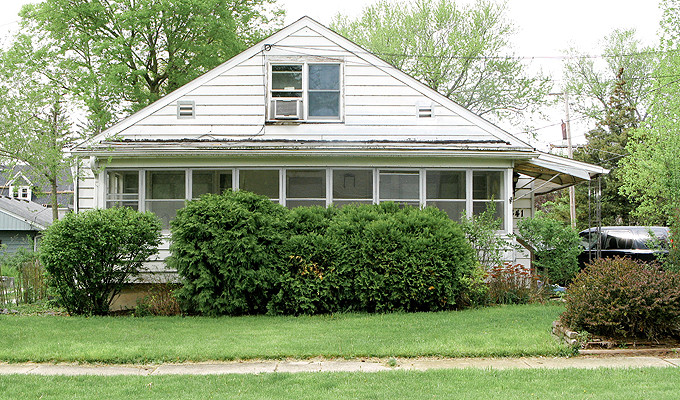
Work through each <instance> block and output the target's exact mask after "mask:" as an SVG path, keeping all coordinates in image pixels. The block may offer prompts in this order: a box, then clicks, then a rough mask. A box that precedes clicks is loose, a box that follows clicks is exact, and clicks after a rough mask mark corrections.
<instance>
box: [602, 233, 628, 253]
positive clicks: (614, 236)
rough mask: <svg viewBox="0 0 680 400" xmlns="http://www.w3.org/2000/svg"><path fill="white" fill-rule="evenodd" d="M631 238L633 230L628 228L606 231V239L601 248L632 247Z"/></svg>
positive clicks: (617, 248)
mask: <svg viewBox="0 0 680 400" xmlns="http://www.w3.org/2000/svg"><path fill="white" fill-rule="evenodd" d="M633 239H634V236H633V232H631V231H629V230H612V231H607V240H606V242H605V244H604V247H603V250H619V249H632V248H633V242H634V240H633Z"/></svg>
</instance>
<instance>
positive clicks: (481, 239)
mask: <svg viewBox="0 0 680 400" xmlns="http://www.w3.org/2000/svg"><path fill="white" fill-rule="evenodd" d="M502 222H503V221H502V220H501V219H498V218H496V204H495V203H494V202H490V203H489V205H488V206H487V208H486V209H485V210H484V211H483V212H481V213H480V214H475V215H473V216H472V217H468V216H467V215H466V214H465V213H462V215H461V219H460V226H461V228H462V229H463V233H465V237H466V238H467V240H468V242H469V243H470V245H471V246H472V248H473V249H474V251H475V255H476V256H477V262H478V263H479V264H481V265H482V266H484V267H486V268H493V267H495V266H498V265H501V264H502V263H503V253H505V252H506V251H510V250H513V246H512V245H511V244H510V242H509V241H507V240H505V239H504V238H502V237H501V236H499V235H498V234H497V232H498V231H499V230H501V229H503V226H502Z"/></svg>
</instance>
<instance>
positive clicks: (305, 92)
mask: <svg viewBox="0 0 680 400" xmlns="http://www.w3.org/2000/svg"><path fill="white" fill-rule="evenodd" d="M320 64H327V65H338V67H339V71H338V74H339V76H338V116H337V117H334V116H330V117H310V116H309V92H310V89H309V66H310V65H320ZM276 65H301V66H302V91H301V92H302V96H301V97H275V96H273V93H276V91H280V92H285V91H284V90H279V89H273V86H274V85H273V67H274V66H276ZM344 87H345V65H344V62H342V61H340V60H332V61H327V60H324V61H321V60H319V61H316V60H303V61H301V60H283V59H282V60H270V61H268V63H267V86H266V87H265V90H266V91H267V93H266V96H267V99H266V104H267V122H279V123H280V122H289V123H299V122H310V123H338V122H344V121H345V89H344ZM312 91H313V92H330V91H333V90H330V89H329V90H322V89H318V90H312ZM276 98H280V99H301V100H302V118H300V119H275V118H274V117H273V116H272V115H271V109H270V108H271V104H272V100H274V99H276Z"/></svg>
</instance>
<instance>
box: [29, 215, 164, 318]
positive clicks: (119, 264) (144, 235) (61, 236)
mask: <svg viewBox="0 0 680 400" xmlns="http://www.w3.org/2000/svg"><path fill="white" fill-rule="evenodd" d="M160 231H161V222H160V221H159V220H158V218H157V217H156V216H155V215H154V214H152V213H151V212H145V213H140V212H137V211H135V210H132V209H130V208H109V209H103V210H91V211H85V212H82V213H78V214H75V213H70V214H67V215H66V216H65V217H64V218H63V219H62V220H60V221H55V222H54V223H53V224H52V225H51V226H50V227H49V228H47V230H46V231H45V233H44V237H43V239H42V242H41V244H40V261H42V263H43V265H44V266H45V270H46V271H47V274H48V278H49V279H48V282H49V285H50V286H51V287H52V288H53V289H54V291H55V292H56V293H57V295H58V296H59V302H60V303H61V304H62V305H63V306H64V307H65V308H66V309H67V310H68V312H69V313H71V314H88V315H91V314H94V315H104V314H107V313H108V312H109V306H110V304H111V302H112V301H113V299H114V298H115V297H116V296H117V295H118V294H119V293H120V291H121V289H122V288H123V286H124V285H125V284H126V283H127V282H128V281H129V280H130V279H131V278H133V277H135V275H137V274H139V273H140V272H141V269H142V265H143V263H144V262H145V261H146V260H147V259H148V258H149V257H150V256H152V255H153V254H155V253H156V252H157V251H158V249H157V248H158V245H159V244H160Z"/></svg>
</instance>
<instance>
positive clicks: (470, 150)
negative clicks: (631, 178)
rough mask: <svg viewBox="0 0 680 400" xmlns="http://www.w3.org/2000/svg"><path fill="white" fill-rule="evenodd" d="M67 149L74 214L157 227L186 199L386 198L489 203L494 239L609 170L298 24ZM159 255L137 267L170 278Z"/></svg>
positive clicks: (465, 208) (317, 28)
mask: <svg viewBox="0 0 680 400" xmlns="http://www.w3.org/2000/svg"><path fill="white" fill-rule="evenodd" d="M73 153H74V154H76V155H78V156H79V157H81V158H82V159H83V163H82V166H81V167H80V168H81V171H79V173H78V176H82V177H83V178H82V179H81V180H80V181H79V182H78V184H77V185H76V203H75V204H76V211H80V210H85V209H92V208H97V207H99V208H104V207H111V206H129V207H132V208H135V209H138V210H150V211H153V212H155V213H156V214H157V215H158V216H159V217H160V218H161V219H162V220H163V223H164V227H165V229H166V232H168V231H167V229H168V226H169V221H170V220H171V219H172V218H173V217H174V216H175V213H176V211H177V210H178V209H179V208H181V207H183V206H184V204H185V200H188V199H193V198H197V197H199V196H200V195H202V194H204V193H219V192H222V191H223V190H225V189H228V188H233V189H242V190H248V191H253V192H256V193H259V194H262V195H266V196H268V197H269V198H271V199H272V201H275V202H278V203H281V204H283V205H285V206H287V207H297V206H309V205H330V204H336V205H344V204H350V203H376V202H381V201H396V202H400V203H405V204H410V205H414V206H434V207H439V208H440V209H442V210H444V211H446V212H447V213H448V215H449V216H450V217H451V218H452V219H459V218H460V215H461V213H465V214H467V215H468V216H470V215H473V214H475V213H479V212H481V211H483V210H484V209H486V207H487V206H489V205H490V204H492V203H493V204H495V206H496V215H497V216H498V217H499V218H500V219H501V220H502V221H503V226H502V230H501V231H500V232H499V234H501V235H504V234H508V233H512V231H513V229H514V222H515V220H516V219H517V218H522V217H529V216H532V215H533V206H532V205H533V196H534V194H537V193H543V192H547V191H549V190H553V189H555V188H556V187H565V186H568V185H572V184H575V183H577V182H580V181H583V180H589V179H592V178H594V177H596V176H598V175H600V174H603V173H606V172H607V171H606V170H605V169H603V168H600V167H598V166H594V165H589V164H584V163H580V162H576V161H573V160H567V159H564V158H562V157H558V156H554V155H550V154H546V153H541V152H539V151H537V150H535V149H534V148H533V147H532V146H530V145H529V144H527V143H525V142H523V141H521V140H519V139H518V138H516V137H514V136H513V135H511V134H509V133H508V132H506V131H504V130H502V129H500V128H498V127H497V126H495V125H493V124H491V123H490V122H488V121H486V120H484V119H483V118H481V117H479V116H478V115H475V114H474V113H472V112H470V111H468V110H467V109H465V108H463V107H461V106H459V105H458V104H456V103H454V102H452V101H451V100H449V99H448V98H446V97H444V96H442V95H440V94H438V93H437V92H435V91H433V90H432V89H430V88H428V87H427V86H425V85H423V84H422V83H420V82H418V81H416V80H415V79H413V78H412V77H410V76H409V75H407V74H405V73H403V72H402V71H400V70H398V69H396V68H394V67H392V66H391V65H389V64H387V63H385V62H384V61H382V60H380V59H379V58H378V57H376V56H374V55H372V54H370V53H369V52H367V51H366V50H364V49H362V48H361V47H359V46H357V45H356V44H354V43H352V42H351V41H349V40H347V39H345V38H344V37H342V36H340V35H338V34H336V33H334V32H332V31H331V30H329V29H327V28H326V27H324V26H322V25H320V24H319V23H317V22H315V21H314V20H312V19H310V18H308V17H304V18H302V19H300V20H298V21H297V22H295V23H293V24H291V25H289V26H287V27H285V28H283V29H282V30H280V31H279V32H277V33H275V34H274V35H272V36H270V37H269V38H267V39H265V40H264V41H262V42H261V43H259V44H257V45H255V46H253V47H251V48H250V49H248V50H246V51H244V52H243V53H241V54H239V55H237V56H236V57H234V58H232V59H231V60H229V61H227V62H225V63H224V64H222V65H220V66H219V67H217V68H215V69H213V70H212V71H210V72H208V73H206V74H205V75H203V76H201V77H199V78H197V79H196V80H194V81H192V82H190V83H188V84H186V85H185V86H183V87H181V88H179V89H177V90H176V91H174V92H173V93H171V94H169V95H167V96H165V97H164V98H162V99H160V100H158V101H157V102H155V103H153V104H151V105H150V106H148V107H146V108H144V109H143V110H141V111H139V112H137V113H136V114H134V115H132V116H130V117H129V118H127V119H125V120H123V121H121V122H120V123H118V124H116V125H115V126H113V127H111V128H110V129H108V130H106V131H105V132H103V133H101V134H100V135H98V136H96V137H94V138H93V139H91V140H89V141H87V142H85V143H82V144H80V145H78V146H76V147H75V148H74V149H73ZM93 171H96V172H93ZM167 256H168V243H167V241H166V243H165V244H164V245H163V248H162V249H161V251H160V254H159V256H158V258H157V259H156V260H154V261H153V262H152V263H150V264H149V266H150V267H152V268H154V269H156V270H157V271H158V272H161V271H163V272H172V271H168V270H167V268H166V266H165V264H164V262H163V260H164V259H165V258H166V257H167ZM506 256H507V258H508V259H509V260H511V261H515V262H521V263H524V264H528V258H527V257H528V256H527V255H526V254H522V253H517V254H515V253H513V254H507V255H506Z"/></svg>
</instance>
